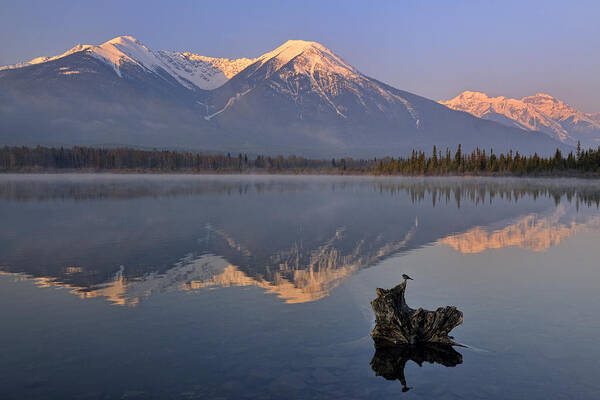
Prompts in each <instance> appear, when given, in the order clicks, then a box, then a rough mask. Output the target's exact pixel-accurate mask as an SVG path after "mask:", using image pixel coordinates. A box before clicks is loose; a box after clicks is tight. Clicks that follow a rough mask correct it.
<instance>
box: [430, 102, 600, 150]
mask: <svg viewBox="0 0 600 400" xmlns="http://www.w3.org/2000/svg"><path fill="white" fill-rule="evenodd" d="M440 103H441V104H444V105H445V106H448V107H450V108H452V109H454V110H459V111H465V112H468V113H470V114H473V115H475V116H476V117H480V118H485V119H489V120H492V121H496V122H499V123H502V124H505V125H508V126H516V127H519V128H522V129H526V130H531V131H541V132H544V133H546V134H548V135H549V136H550V137H552V138H554V139H557V140H559V141H561V142H563V143H566V144H569V145H576V144H577V142H578V141H580V142H581V144H582V145H584V146H586V147H592V146H593V147H597V146H598V145H600V112H599V113H595V114H586V113H583V112H581V111H579V110H577V109H575V108H574V107H572V106H570V105H569V104H567V103H565V102H563V101H561V100H558V99H556V98H555V97H553V96H551V95H549V94H544V93H538V94H536V95H534V96H528V97H523V98H522V99H512V98H507V97H504V96H499V97H489V96H488V95H487V94H485V93H481V92H471V91H466V92H463V93H461V94H459V95H458V96H456V97H455V98H453V99H451V100H447V101H440Z"/></svg>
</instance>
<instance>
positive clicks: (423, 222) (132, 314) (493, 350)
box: [0, 174, 600, 400]
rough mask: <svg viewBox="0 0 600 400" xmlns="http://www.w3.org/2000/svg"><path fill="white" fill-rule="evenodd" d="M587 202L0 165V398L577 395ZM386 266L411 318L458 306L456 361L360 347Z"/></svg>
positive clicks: (587, 303) (594, 223) (403, 182)
mask: <svg viewBox="0 0 600 400" xmlns="http://www.w3.org/2000/svg"><path fill="white" fill-rule="evenodd" d="M599 201H600V182H597V181H592V180H589V181H588V180H581V181H578V180H527V179H506V180H505V179H487V180H486V179H474V178H465V179H458V178H456V179H454V178H452V179H450V178H448V179H444V178H439V179H406V178H404V179H402V178H389V179H387V178H368V177H285V176H275V177H271V176H191V175H190V176H176V175H164V176H159V175H83V174H81V175H0V398H2V399H7V400H8V399H66V398H75V399H211V398H221V399H254V398H259V399H283V398H285V399H296V398H298V399H312V398H317V399H324V398H339V399H370V398H382V399H383V398H406V399H431V398H436V399H547V398H552V399H598V398H600V345H598V338H599V337H600V318H599V315H600V293H599V289H598V288H599V284H600V267H599V265H600V210H599V208H598V204H599ZM403 273H407V274H408V275H410V276H412V277H413V278H414V281H410V282H409V285H408V289H407V302H408V303H409V304H410V305H411V306H412V307H413V308H418V307H424V308H428V309H435V308H437V307H439V306H445V305H455V306H457V307H458V308H459V309H460V310H461V311H462V312H463V313H464V322H463V324H462V325H461V326H459V327H457V328H456V329H454V330H453V331H452V334H453V336H454V337H455V340H457V341H458V342H460V343H464V344H465V345H466V346H468V347H465V348H460V347H457V348H455V350H456V351H457V352H458V353H460V354H459V355H454V356H453V357H451V358H450V359H448V358H445V357H437V358H436V357H433V358H431V357H430V358H429V359H428V360H426V361H425V362H422V366H420V365H418V363H417V362H415V361H418V362H421V361H423V360H420V359H419V358H418V357H413V358H412V361H411V357H408V358H407V359H403V360H397V359H395V358H394V357H395V356H394V355H390V354H386V353H381V352H378V353H377V354H376V353H375V349H374V347H373V342H372V340H371V338H370V336H369V333H370V331H371V329H372V328H373V324H374V316H373V313H372V310H371V308H370V301H371V300H373V298H374V297H375V289H376V288H377V287H383V288H390V287H393V286H395V285H396V284H398V283H400V282H401V280H402V278H401V275H402V274H403ZM429 361H433V363H432V362H429ZM404 364H405V365H404ZM401 376H403V377H405V379H406V383H405V384H404V383H402V382H401V381H400V380H398V378H400V377H401Z"/></svg>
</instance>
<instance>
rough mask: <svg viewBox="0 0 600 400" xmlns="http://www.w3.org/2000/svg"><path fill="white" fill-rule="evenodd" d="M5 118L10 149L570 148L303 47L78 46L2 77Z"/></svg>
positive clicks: (381, 151) (374, 151)
mask: <svg viewBox="0 0 600 400" xmlns="http://www.w3.org/2000/svg"><path fill="white" fill-rule="evenodd" d="M31 115H35V116H36V118H31ZM0 117H1V118H0V143H11V144H60V145H72V144H86V145H97V144H119V145H127V146H151V147H178V148H181V147H187V148H192V149H201V150H212V151H215V150H217V151H232V152H239V151H244V152H250V153H270V154H274V153H282V154H290V153H295V154H299V155H306V156H311V157H330V156H347V155H351V156H356V157H373V156H382V155H390V154H394V155H401V154H409V153H410V151H411V150H413V149H419V150H426V151H431V148H432V147H433V145H436V146H437V147H438V148H440V149H444V148H445V147H448V148H450V149H454V148H456V146H457V145H458V144H459V143H460V144H462V145H463V149H465V150H469V149H472V148H474V147H477V146H479V147H484V148H490V147H492V148H494V150H496V151H508V150H509V149H514V150H519V151H521V152H522V153H523V152H526V153H532V152H534V151H536V152H538V153H544V154H545V153H548V154H549V153H552V152H553V151H554V150H555V149H556V147H557V146H559V147H560V146H562V145H561V144H560V143H559V142H556V141H554V140H552V139H550V138H549V137H548V136H547V135H544V134H541V133H539V132H531V131H525V130H523V129H520V128H522V127H523V126H520V125H518V124H516V127H506V126H504V125H501V124H498V123H495V122H491V121H486V120H483V119H480V118H477V117H474V116H472V115H469V114H467V113H463V112H457V111H454V110H451V109H449V108H448V107H445V106H443V105H441V104H438V103H437V102H435V101H432V100H429V99H426V98H423V97H420V96H417V95H414V94H412V93H408V92H404V91H402V90H398V89H396V88H393V87H391V86H389V85H386V84H384V83H382V82H379V81H377V80H376V79H373V78H371V77H368V76H365V75H363V74H362V73H361V72H360V71H358V70H357V69H356V68H354V67H353V66H352V65H350V64H348V63H347V62H345V61H344V60H343V59H342V58H340V57H339V56H338V55H336V54H335V53H334V52H332V51H331V50H329V49H327V48H326V47H325V46H323V45H321V44H319V43H316V42H309V41H302V40H290V41H287V42H285V43H284V44H283V45H281V46H279V47H278V48H276V49H275V50H273V51H270V52H267V53H265V54H263V55H262V56H259V57H257V58H253V59H248V58H241V59H223V58H210V57H204V56H200V55H197V54H192V53H180V52H172V51H153V50H150V49H149V48H147V47H146V46H145V45H143V44H142V43H140V42H139V41H137V40H136V39H134V38H132V37H129V36H121V37H118V38H115V39H113V40H110V41H108V42H106V43H103V44H101V45H99V46H92V45H78V46H76V47H74V48H73V49H71V50H69V51H68V52H66V53H64V54H62V55H60V56H56V57H51V58H43V59H34V60H32V61H31V62H29V63H24V64H20V65H17V66H11V67H6V68H4V69H3V70H0ZM15 132H18V133H15Z"/></svg>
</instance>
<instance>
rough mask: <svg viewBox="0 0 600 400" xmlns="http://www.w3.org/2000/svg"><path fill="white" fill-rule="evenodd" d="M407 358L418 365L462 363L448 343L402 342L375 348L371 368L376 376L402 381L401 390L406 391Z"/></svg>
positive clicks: (459, 356) (453, 365)
mask: <svg viewBox="0 0 600 400" xmlns="http://www.w3.org/2000/svg"><path fill="white" fill-rule="evenodd" d="M408 360H411V361H414V362H415V363H417V364H418V365H419V367H420V366H422V365H423V362H428V363H432V364H434V363H437V364H441V365H443V366H446V367H455V366H457V365H458V364H462V355H461V354H460V353H459V352H457V351H456V350H454V349H453V348H452V346H450V345H449V344H441V343H423V344H418V345H410V344H404V345H399V346H395V347H389V348H379V349H377V350H375V355H374V356H373V359H372V360H371V368H372V369H373V371H375V375H377V376H383V377H384V378H385V379H388V380H396V379H397V380H399V381H400V383H402V391H403V392H406V391H407V390H409V389H410V388H409V387H408V386H407V384H406V377H405V376H404V367H405V366H406V363H407V362H408Z"/></svg>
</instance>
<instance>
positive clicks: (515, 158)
mask: <svg viewBox="0 0 600 400" xmlns="http://www.w3.org/2000/svg"><path fill="white" fill-rule="evenodd" d="M46 170H49V171H53V170H85V171H132V172H135V171H140V172H141V171H156V172H196V173H296V174H311V173H322V174H372V175H408V176H450V175H517V176H522V175H560V176H568V175H600V146H599V147H598V148H597V149H589V150H582V149H581V147H580V146H579V145H578V146H577V151H576V152H571V153H569V154H566V155H564V154H563V153H561V151H560V150H558V149H557V150H556V152H555V154H554V155H553V156H552V157H541V156H538V155H537V154H534V155H527V156H526V155H521V154H519V152H514V153H513V152H512V151H510V152H508V153H507V154H504V153H500V154H496V153H494V151H493V150H489V151H487V152H486V150H483V149H476V150H474V151H472V152H470V153H466V152H463V151H462V148H461V145H458V148H457V149H456V150H455V151H452V152H451V151H450V150H449V149H446V150H445V151H444V152H442V151H440V150H438V149H437V148H436V147H435V146H434V147H433V149H432V152H431V153H425V152H422V151H413V152H412V154H411V156H410V157H398V158H395V157H385V158H372V159H355V158H334V159H330V160H322V159H321V160H318V159H309V158H305V157H298V156H293V155H292V156H287V157H283V156H277V157H271V156H264V155H258V156H255V157H248V155H246V154H241V153H239V154H237V155H231V154H202V153H194V152H182V151H170V150H137V149H131V148H94V147H80V146H76V147H72V148H63V147H60V148H55V147H42V146H37V147H20V146H4V147H2V148H0V171H3V172H28V171H29V172H30V171H46Z"/></svg>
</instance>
